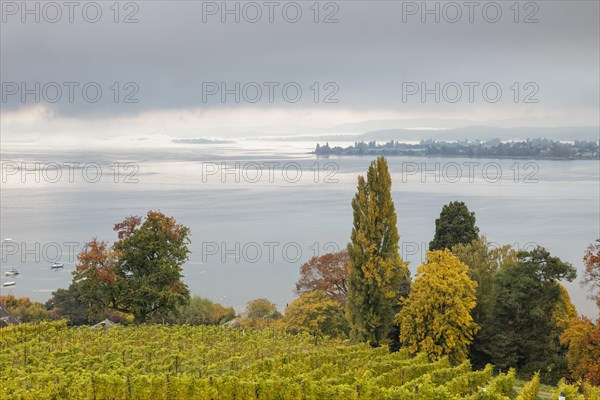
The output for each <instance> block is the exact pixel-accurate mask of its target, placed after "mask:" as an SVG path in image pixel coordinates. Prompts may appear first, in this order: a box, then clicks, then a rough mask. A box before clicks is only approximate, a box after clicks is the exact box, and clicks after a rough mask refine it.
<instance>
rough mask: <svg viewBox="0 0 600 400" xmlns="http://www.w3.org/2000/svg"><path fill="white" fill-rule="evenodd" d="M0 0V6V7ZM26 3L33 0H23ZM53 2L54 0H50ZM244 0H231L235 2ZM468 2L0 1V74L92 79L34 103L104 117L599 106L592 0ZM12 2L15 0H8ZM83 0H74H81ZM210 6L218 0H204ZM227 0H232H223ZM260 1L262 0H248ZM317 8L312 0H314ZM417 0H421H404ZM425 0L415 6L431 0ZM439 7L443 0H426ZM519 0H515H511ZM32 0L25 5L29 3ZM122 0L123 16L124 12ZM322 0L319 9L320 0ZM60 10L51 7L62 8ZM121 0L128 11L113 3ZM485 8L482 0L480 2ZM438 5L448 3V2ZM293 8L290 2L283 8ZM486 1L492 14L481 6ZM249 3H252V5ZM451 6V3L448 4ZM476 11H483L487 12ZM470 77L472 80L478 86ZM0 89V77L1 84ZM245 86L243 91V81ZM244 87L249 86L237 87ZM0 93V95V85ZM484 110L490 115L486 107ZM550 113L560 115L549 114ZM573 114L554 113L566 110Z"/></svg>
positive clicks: (588, 112) (24, 78)
mask: <svg viewBox="0 0 600 400" xmlns="http://www.w3.org/2000/svg"><path fill="white" fill-rule="evenodd" d="M6 3H11V2H5V1H3V9H5V7H6ZM31 3H35V2H31ZM58 3H59V4H60V3H61V2H58ZM247 3H248V2H245V3H240V7H241V8H242V9H243V6H244V4H247ZM487 3H489V2H482V3H479V4H480V5H479V6H477V7H476V8H475V13H474V22H473V23H470V22H469V21H468V15H467V14H466V13H467V12H468V9H467V8H466V7H465V6H464V5H463V4H464V2H462V1H459V2H456V3H455V4H458V5H462V6H461V10H462V12H463V16H462V18H461V19H460V20H459V21H458V22H456V23H449V22H446V21H444V18H443V17H444V14H442V15H441V17H442V18H441V22H440V23H435V22H433V17H432V16H431V15H430V16H428V17H427V18H428V22H427V23H422V22H421V21H420V15H410V16H407V22H403V7H405V9H406V7H407V4H408V3H407V2H390V1H378V2H368V1H340V2H335V3H334V4H336V5H337V7H339V10H338V11H337V13H336V14H335V17H336V18H337V19H338V20H339V22H338V23H330V24H325V23H314V21H313V18H314V13H313V11H312V10H311V9H309V7H311V5H312V4H313V2H298V3H297V4H299V5H300V7H301V9H302V12H303V15H302V18H301V19H300V21H299V22H297V23H288V22H286V21H285V20H284V18H283V16H282V14H281V12H278V10H281V9H282V7H283V5H284V4H287V3H286V2H282V3H280V4H281V5H280V6H279V7H278V8H276V11H275V14H274V19H275V22H274V23H269V22H268V21H267V15H265V14H264V13H265V12H266V10H267V8H266V7H265V6H263V7H262V11H263V18H262V19H261V20H260V21H259V22H257V23H248V22H245V21H244V20H243V15H242V20H241V22H240V23H234V22H233V21H232V19H233V17H232V16H231V15H229V16H227V18H228V21H229V22H228V23H221V22H220V16H219V15H209V16H207V20H208V21H207V22H206V23H203V21H202V18H203V11H202V10H203V7H207V4H208V3H207V2H200V1H178V2H167V1H144V2H136V3H135V4H137V6H139V11H138V12H137V13H136V15H135V17H136V18H137V19H139V22H138V23H133V24H124V23H114V21H113V17H114V14H113V12H112V11H111V10H109V9H108V7H109V6H110V5H111V4H112V3H110V2H99V3H98V4H100V5H101V8H102V10H103V15H102V19H101V20H100V21H99V22H98V23H95V24H91V23H87V22H85V21H84V20H83V19H82V15H81V13H78V12H77V11H76V12H75V14H74V17H75V22H74V23H69V22H68V21H67V20H66V19H67V16H66V15H63V18H62V19H61V21H59V22H57V23H55V24H51V23H47V22H45V21H43V15H42V21H41V22H40V23H34V22H33V21H32V17H31V16H29V17H28V18H29V19H28V22H27V23H22V22H21V21H20V14H19V13H17V14H16V15H9V14H7V12H6V10H5V11H4V12H3V18H5V19H6V22H3V23H2V38H1V58H2V61H1V67H2V72H1V75H2V82H3V84H6V83H7V82H18V83H20V82H27V84H28V85H29V87H31V86H32V85H33V84H34V82H40V83H41V85H44V84H45V83H48V82H58V83H62V82H80V83H81V85H83V84H85V83H87V82H97V83H98V85H99V86H100V87H101V88H102V90H103V97H102V100H101V101H99V102H98V103H90V102H88V101H86V100H85V99H83V98H82V94H81V91H80V90H76V91H75V98H74V102H73V103H70V102H69V101H67V100H66V94H65V93H63V98H62V99H61V100H60V101H58V102H57V103H55V104H46V105H47V106H48V107H49V108H50V109H51V110H53V111H54V112H55V113H56V115H58V116H66V117H71V116H74V117H85V116H98V117H110V116H119V115H131V114H135V113H140V112H144V111H151V110H163V109H172V110H173V109H175V110H176V109H186V108H199V109H214V108H222V107H225V108H233V109H235V108H237V107H247V106H253V107H259V108H264V109H266V110H268V109H269V108H272V107H278V108H284V109H290V110H294V109H297V108H300V107H304V108H316V109H319V110H325V111H327V110H336V109H349V110H365V109H373V110H377V109H385V110H396V111H399V112H405V113H410V114H412V115H421V114H436V113H441V114H448V113H455V112H456V113H462V114H463V115H470V114H472V115H474V116H479V118H477V119H492V118H493V117H492V114H493V113H494V112H495V111H498V110H503V111H504V112H508V113H511V112H514V113H515V114H520V116H522V114H527V113H531V115H532V116H533V115H536V116H537V117H539V115H540V114H542V115H543V114H546V113H547V114H559V115H569V114H573V113H575V114H577V115H578V116H583V119H584V121H582V123H583V124H590V123H593V122H594V121H597V119H598V108H599V95H598V87H599V85H600V83H599V78H598V76H599V62H598V48H599V47H600V43H599V27H598V26H599V20H598V18H599V17H598V15H599V3H598V2H595V1H569V2H567V1H545V2H537V3H536V4H538V6H539V9H538V10H537V11H536V12H535V15H534V17H535V18H537V19H538V20H539V22H537V23H523V19H524V18H525V17H526V16H527V15H528V14H529V13H531V12H532V11H535V10H533V9H529V8H528V9H525V8H524V9H521V10H520V12H519V16H518V18H519V23H515V22H514V18H515V15H514V10H511V9H509V7H510V6H511V4H513V2H498V3H495V4H499V5H500V8H501V10H502V13H503V14H502V18H501V19H500V21H499V22H497V23H489V22H487V21H486V20H485V19H484V16H483V14H482V11H481V10H482V8H483V6H484V5H486V4H487ZM18 4H20V2H18ZM82 4H84V3H82ZM215 4H218V5H219V6H220V5H221V4H222V3H221V2H218V3H215ZM227 4H228V7H234V5H235V2H228V3H227ZM257 4H259V5H262V4H264V2H257ZM321 4H322V8H324V7H325V3H321ZM415 4H417V5H420V4H421V2H418V3H415ZM434 4H435V3H434V2H429V3H428V7H434ZM439 4H440V5H439V7H441V8H442V7H444V5H443V4H444V3H439ZM522 4H526V3H522ZM32 7H33V6H32ZM132 10H133V9H128V10H121V13H120V15H119V18H120V19H123V18H124V16H125V15H126V14H127V12H129V11H132ZM333 10H334V8H333V6H328V8H327V9H326V10H325V9H321V10H320V15H319V18H320V19H323V18H324V16H325V15H326V14H328V13H329V12H331V11H333ZM63 11H64V9H63ZM126 11H127V12H126ZM492 11H493V10H492ZM448 12H450V11H448ZM290 14H291V15H293V13H290ZM488 14H489V15H492V16H493V15H494V13H493V12H491V11H490V12H489V13H488ZM252 15H254V14H251V16H252ZM452 15H454V14H451V16H452ZM489 15H488V17H489ZM114 82H118V83H119V84H120V88H119V89H120V92H119V96H118V97H119V98H118V102H117V103H115V102H114V98H113V97H114V95H115V91H114V89H110V87H111V85H112V84H113V83H114ZM127 82H133V83H135V85H137V87H138V88H139V92H137V93H135V95H134V96H133V98H134V99H138V100H139V102H138V103H137V104H129V103H124V101H123V100H124V97H125V95H127V94H132V93H133V92H134V91H135V90H134V87H132V86H129V87H128V88H127V89H126V88H125V87H124V84H125V83H127ZM203 82H218V83H220V82H227V84H228V85H229V87H233V86H234V84H235V82H240V83H241V85H242V87H243V84H245V83H247V82H257V83H259V84H260V85H261V87H262V90H263V93H262V98H261V100H260V101H258V102H256V103H255V104H254V103H249V102H248V101H244V98H243V96H242V99H241V101H240V102H239V103H236V102H235V101H234V100H233V96H232V95H230V96H228V97H227V99H226V102H225V103H222V102H221V100H220V96H218V95H214V96H209V97H208V98H207V101H204V99H203V96H202V94H203V86H202V83H203ZM263 82H279V83H280V86H279V87H278V88H277V89H276V90H275V97H274V102H273V103H271V102H269V101H268V100H267V98H268V88H266V87H265V86H264V85H262V83H263ZM287 82H296V83H297V84H298V85H299V86H300V87H301V89H302V90H303V95H302V98H301V100H300V101H299V102H298V103H290V102H289V101H285V98H283V96H282V93H281V91H280V90H279V88H281V87H282V86H283V85H284V84H285V83H287ZM313 82H318V83H319V84H320V92H319V102H318V103H315V102H314V98H313V97H314V90H311V85H312V84H313ZM327 82H334V83H335V84H336V85H337V86H336V87H337V88H338V89H339V91H338V92H337V93H336V94H335V96H334V98H335V99H338V100H339V102H338V103H333V104H327V103H323V102H322V101H323V99H324V96H325V95H327V94H331V93H332V92H333V91H334V90H333V88H332V87H331V86H330V87H329V88H328V89H327V90H326V89H325V87H324V85H325V84H326V83H327ZM403 82H418V83H420V82H427V84H428V85H430V86H431V87H433V85H434V84H435V82H440V84H441V86H442V87H443V85H444V84H445V83H448V82H457V83H459V84H461V86H462V83H463V82H479V83H480V84H481V86H483V85H484V84H485V83H489V82H497V83H498V85H499V86H500V87H501V88H502V90H503V96H502V99H501V100H500V101H499V102H498V103H491V102H488V101H486V100H485V99H484V98H482V96H481V91H480V90H479V88H478V89H477V90H476V91H475V94H476V97H475V99H474V101H473V102H472V103H471V102H469V101H467V92H466V90H467V88H465V87H464V86H463V87H462V89H463V97H462V98H461V100H460V101H458V102H456V103H451V102H449V101H444V99H443V98H442V100H441V101H440V102H439V103H436V102H435V100H434V98H433V95H430V96H428V97H427V98H426V101H425V102H422V101H421V100H420V98H419V96H418V95H415V96H412V97H410V98H409V99H408V101H403V98H402V89H403V86H402V85H403ZM514 82H518V84H519V90H520V92H519V97H520V99H519V100H520V101H519V102H518V103H516V104H515V102H514V100H513V96H514V92H513V91H512V90H511V89H510V87H511V86H512V85H513V84H514ZM528 82H533V83H535V84H536V85H537V86H538V89H539V91H538V93H537V94H536V96H535V97H536V98H537V99H538V100H539V102H538V103H528V104H524V103H523V102H522V100H523V96H525V95H526V94H527V93H528V90H526V89H525V88H524V87H523V86H524V85H525V84H526V83H528ZM481 86H480V87H481ZM4 89H6V87H4ZM251 93H253V92H251ZM252 96H254V95H253V94H251V95H250V97H252ZM3 100H4V99H3ZM32 103H33V98H32V96H29V97H28V98H27V101H26V103H25V104H23V103H22V102H21V101H20V99H19V96H18V95H14V96H8V98H7V100H6V101H3V104H2V107H3V109H4V110H14V109H16V108H20V107H25V106H31V105H32ZM488 113H489V115H488ZM558 122H559V123H560V118H558ZM572 122H573V121H568V120H567V119H565V123H566V124H572Z"/></svg>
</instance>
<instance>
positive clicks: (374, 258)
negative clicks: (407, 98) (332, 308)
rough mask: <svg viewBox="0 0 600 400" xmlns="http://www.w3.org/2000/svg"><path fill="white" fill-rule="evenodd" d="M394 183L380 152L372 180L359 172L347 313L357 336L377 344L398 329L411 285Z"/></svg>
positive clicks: (349, 250)
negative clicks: (401, 302)
mask: <svg viewBox="0 0 600 400" xmlns="http://www.w3.org/2000/svg"><path fill="white" fill-rule="evenodd" d="M391 185H392V180H391V176H390V173H389V171H388V166H387V161H386V160H385V158H383V157H379V158H377V160H375V161H373V162H372V163H371V165H370V167H369V170H368V172H367V179H366V180H365V178H364V177H363V176H359V177H358V190H357V192H356V195H355V197H354V199H353V200H352V209H353V211H354V224H353V228H352V235H351V242H350V243H349V244H348V255H349V259H350V262H349V265H348V269H349V277H348V303H347V314H348V320H349V322H350V327H351V335H352V337H353V338H354V339H356V340H359V341H366V342H369V343H370V344H371V346H373V347H377V346H379V345H381V344H383V343H384V342H385V341H386V339H387V337H388V335H390V332H392V331H394V329H393V328H394V314H395V313H396V312H397V311H398V303H399V300H400V298H401V297H402V296H406V295H407V294H408V291H409V287H410V275H409V272H408V263H406V262H404V261H403V260H402V258H401V257H400V253H399V248H398V242H399V240H400V236H399V235H398V228H397V227H396V211H395V208H394V202H393V201H392V195H391ZM395 330H396V331H397V329H395Z"/></svg>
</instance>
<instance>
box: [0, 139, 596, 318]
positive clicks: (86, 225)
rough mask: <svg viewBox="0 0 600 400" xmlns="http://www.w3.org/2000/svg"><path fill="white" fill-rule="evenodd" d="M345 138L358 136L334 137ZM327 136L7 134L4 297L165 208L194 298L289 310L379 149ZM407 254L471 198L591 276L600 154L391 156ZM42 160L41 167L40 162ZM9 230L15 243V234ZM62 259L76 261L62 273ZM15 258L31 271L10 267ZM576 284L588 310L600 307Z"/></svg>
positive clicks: (416, 260)
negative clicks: (232, 139) (327, 146)
mask: <svg viewBox="0 0 600 400" xmlns="http://www.w3.org/2000/svg"><path fill="white" fill-rule="evenodd" d="M331 144H332V145H334V144H335V145H338V144H344V145H345V143H331ZM314 145H315V143H314V142H290V141H279V142H278V141H266V140H239V141H238V142H237V143H229V144H173V143H171V142H169V141H164V142H161V143H156V142H151V143H147V142H145V141H138V142H134V141H132V142H125V143H124V144H123V145H118V146H115V145H111V144H107V145H105V146H104V147H99V148H96V149H93V150H92V149H81V148H69V147H65V146H62V145H58V144H57V145H56V146H55V147H53V148H43V149H41V148H38V147H36V146H34V145H26V144H19V145H18V144H3V146H2V154H1V157H2V191H1V194H0V200H1V218H2V225H1V238H2V240H3V242H2V277H1V278H0V279H2V282H6V281H15V282H16V284H15V285H14V286H11V287H2V288H1V289H0V290H1V291H2V294H7V293H13V294H15V295H17V296H29V297H31V298H32V299H35V300H38V301H46V300H48V299H49V298H50V296H51V292H52V291H54V290H56V289H58V288H66V287H68V285H69V282H70V280H71V272H72V271H73V269H74V266H75V263H76V259H75V255H76V254H77V253H78V252H79V251H80V250H81V249H82V247H83V245H84V243H85V242H87V241H89V240H90V239H91V238H93V237H95V236H96V237H98V238H100V239H105V240H110V241H113V240H114V239H115V238H116V237H115V234H114V232H113V231H112V227H113V224H114V223H116V222H119V221H121V220H122V219H123V218H124V217H126V216H129V215H132V214H133V215H144V214H145V213H146V212H147V211H148V210H150V209H157V210H160V211H162V212H164V213H165V214H167V215H171V216H174V217H175V218H176V219H177V221H178V222H180V223H182V224H184V225H186V226H188V227H190V228H191V232H192V244H191V247H190V248H191V250H192V254H191V255H190V260H189V262H188V263H187V264H186V265H185V268H184V275H185V278H184V281H185V283H186V284H187V285H188V286H189V287H190V290H191V292H192V293H193V294H196V295H201V296H204V297H208V298H210V299H212V300H215V301H218V302H221V303H223V304H224V305H232V306H234V307H235V308H236V309H237V310H242V309H243V308H244V307H245V303H246V302H247V301H248V300H251V299H253V298H257V297H267V298H269V299H271V300H272V301H274V302H275V303H277V305H278V306H279V308H280V309H283V308H284V307H285V306H286V304H287V303H289V302H290V301H291V300H292V299H293V298H294V293H293V289H294V283H295V281H296V280H297V278H298V271H299V268H300V265H301V264H302V263H303V262H305V261H307V260H308V259H309V258H310V257H312V256H313V255H318V254H323V253H326V252H329V251H334V250H337V249H342V248H344V247H345V245H346V243H347V242H348V240H349V237H350V231H351V226H352V208H351V200H352V198H353V196H354V193H355V190H356V178H357V175H359V174H364V173H366V170H367V167H368V165H369V163H370V162H371V161H372V157H359V156H356V157H355V156H343V157H334V156H331V157H327V158H325V157H316V156H314V155H312V154H309V152H310V151H311V150H312V149H313V148H314ZM388 162H389V166H390V170H391V173H392V179H393V188H392V189H393V198H394V202H395V206H396V211H397V214H398V230H399V233H400V236H401V252H402V256H403V258H404V259H406V260H408V261H410V269H411V271H412V272H413V274H414V271H415V270H416V268H417V267H418V266H419V264H420V263H421V262H422V260H423V258H424V255H425V250H426V248H427V244H428V242H429V241H430V240H431V238H432V236H433V232H434V224H435V222H434V221H435V218H437V217H438V216H439V213H440V210H441V208H442V206H443V205H444V204H447V203H448V202H450V201H454V200H460V201H464V202H465V203H466V204H467V205H468V207H469V209H470V210H472V211H474V212H475V213H476V216H477V225H478V226H479V228H480V230H481V232H482V233H484V234H486V235H487V237H488V239H489V240H490V241H491V242H494V243H497V244H506V243H508V244H512V245H514V246H515V247H516V248H519V249H528V248H532V247H533V246H536V245H538V244H539V245H542V246H544V247H546V248H548V249H549V250H550V252H551V253H552V254H553V255H556V256H559V257H560V258H562V259H563V260H565V261H568V262H570V263H572V264H573V265H574V266H576V267H577V269H578V271H579V272H580V275H581V271H582V269H583V262H582V256H583V253H584V251H585V249H586V247H587V245H588V244H589V243H591V242H592V241H593V240H595V238H597V237H599V236H600V211H599V210H600V199H599V196H600V194H599V193H600V183H599V182H600V175H599V162H598V161H550V160H508V159H502V160H498V159H470V158H433V157H393V158H389V159H388ZM35 163H38V164H37V165H36V164H35ZM7 239H10V240H7ZM55 261H58V262H62V263H63V264H64V266H65V267H64V268H63V269H61V270H51V269H50V267H49V266H50V265H51V264H52V263H53V262H55ZM13 266H14V267H16V268H17V269H19V271H20V272H21V275H19V276H18V277H16V278H15V277H5V276H4V271H6V270H8V269H9V268H10V267H13ZM579 279H580V278H579V277H578V279H577V281H576V282H573V283H570V284H566V286H567V288H568V289H569V292H570V294H571V297H572V301H573V302H574V304H575V305H576V306H577V308H578V310H579V312H581V313H584V314H587V315H589V316H594V315H596V313H597V311H596V309H595V305H594V303H593V302H592V301H590V300H588V299H587V298H586V297H587V293H586V292H585V291H584V290H582V289H581V288H580V286H579Z"/></svg>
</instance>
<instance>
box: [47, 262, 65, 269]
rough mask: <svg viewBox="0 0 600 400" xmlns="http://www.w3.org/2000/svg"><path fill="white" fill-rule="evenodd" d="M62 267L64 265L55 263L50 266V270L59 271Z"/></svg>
mask: <svg viewBox="0 0 600 400" xmlns="http://www.w3.org/2000/svg"><path fill="white" fill-rule="evenodd" d="M62 267H64V265H62V264H61V263H56V262H55V263H53V264H52V265H51V266H50V268H51V269H60V268H62Z"/></svg>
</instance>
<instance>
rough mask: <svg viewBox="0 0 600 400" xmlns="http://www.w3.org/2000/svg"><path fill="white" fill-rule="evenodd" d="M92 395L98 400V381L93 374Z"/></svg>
mask: <svg viewBox="0 0 600 400" xmlns="http://www.w3.org/2000/svg"><path fill="white" fill-rule="evenodd" d="M92 394H93V395H94V400H96V379H95V378H94V374H93V373H92Z"/></svg>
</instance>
